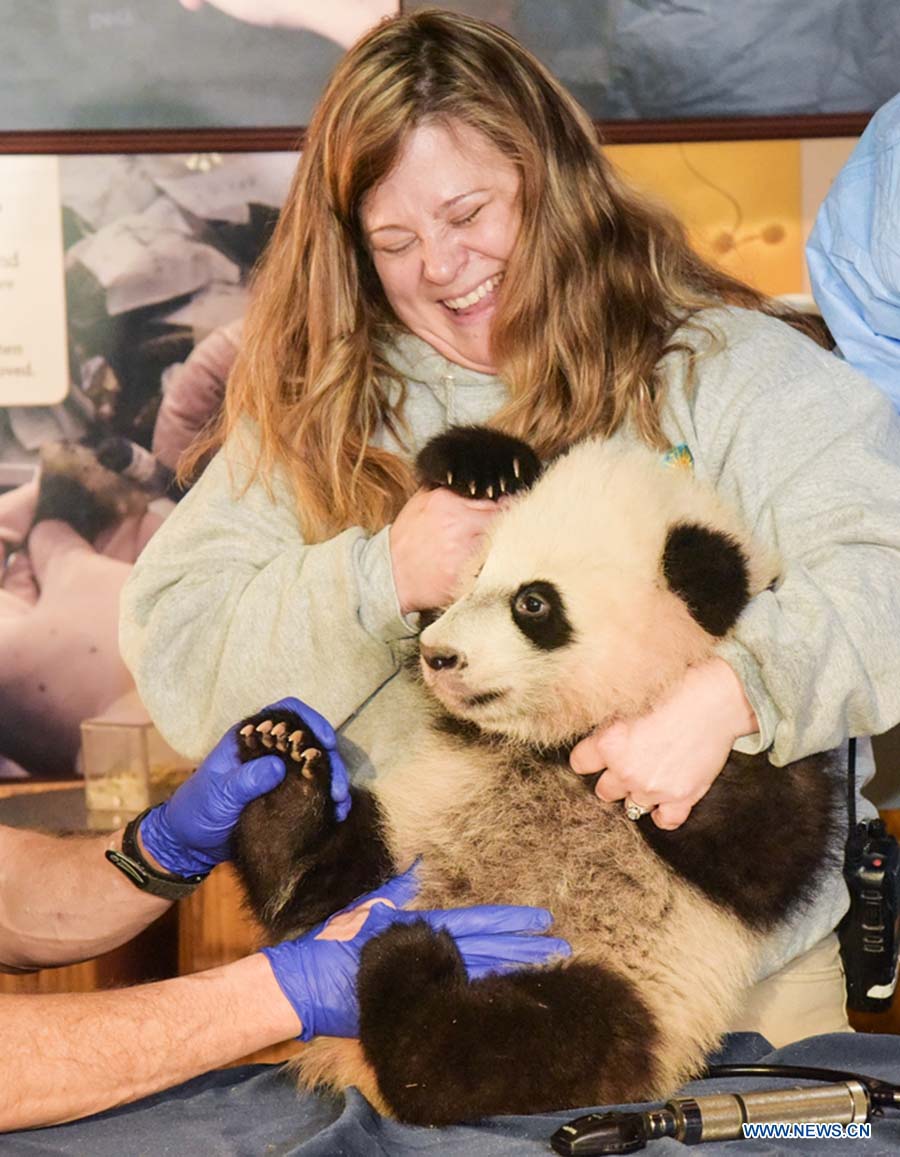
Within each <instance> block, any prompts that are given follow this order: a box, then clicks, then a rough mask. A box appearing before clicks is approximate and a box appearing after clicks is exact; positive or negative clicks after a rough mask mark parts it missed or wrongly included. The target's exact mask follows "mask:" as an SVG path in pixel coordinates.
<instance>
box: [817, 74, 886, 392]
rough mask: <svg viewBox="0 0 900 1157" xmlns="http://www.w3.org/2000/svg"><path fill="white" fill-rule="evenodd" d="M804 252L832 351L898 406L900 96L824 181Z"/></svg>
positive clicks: (878, 116) (876, 118) (884, 110)
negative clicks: (837, 170)
mask: <svg viewBox="0 0 900 1157" xmlns="http://www.w3.org/2000/svg"><path fill="white" fill-rule="evenodd" d="M806 256H807V261H808V263H809V275H810V280H811V281H812V288H813V296H814V297H815V299H816V303H817V304H818V306H819V309H820V310H821V311H822V316H823V317H824V319H825V321H826V322H827V324H828V328H829V329H830V330H831V332H832V334H833V335H834V339H835V341H836V342H837V344H838V348H839V349H840V352H841V353H842V354H843V356H844V357H845V358H846V360H847V361H848V362H850V364H851V365H853V366H855V367H856V369H858V370H861V371H862V372H863V373H864V374H867V375H868V376H869V377H870V378H871V379H872V380H873V381H874V382H875V383H876V385H878V386H880V387H881V388H882V389H883V390H884V392H885V393H886V394H888V395H889V396H890V397H891V398H892V399H893V401H894V404H895V405H896V406H897V408H898V410H900V94H898V95H897V96H895V97H894V98H893V99H892V100H890V101H888V103H887V104H885V105H883V106H882V107H881V108H880V109H879V110H878V112H877V113H876V114H875V115H874V117H873V118H872V120H871V121H870V122H869V124H868V126H867V128H866V131H865V132H864V133H863V135H862V136H861V137H860V140H859V143H858V144H857V146H856V148H855V149H854V151H853V153H852V154H851V156H850V158H849V159H848V161H847V163H846V164H845V165H844V167H843V169H841V171H840V173H839V174H838V176H837V179H836V180H835V182H834V184H833V185H832V186H831V189H830V191H829V193H828V196H827V197H826V198H825V200H824V201H823V202H822V206H821V208H820V209H819V213H818V216H817V217H816V223H815V226H814V228H813V231H812V233H811V234H810V238H809V242H808V243H807V247H806Z"/></svg>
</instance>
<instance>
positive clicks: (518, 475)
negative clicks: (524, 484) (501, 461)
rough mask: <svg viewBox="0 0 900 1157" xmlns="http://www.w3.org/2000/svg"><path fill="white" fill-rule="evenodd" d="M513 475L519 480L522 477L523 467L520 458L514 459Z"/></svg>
mask: <svg viewBox="0 0 900 1157" xmlns="http://www.w3.org/2000/svg"><path fill="white" fill-rule="evenodd" d="M513 474H515V476H516V478H517V479H518V478H521V477H522V467H521V466H520V465H519V459H518V458H513Z"/></svg>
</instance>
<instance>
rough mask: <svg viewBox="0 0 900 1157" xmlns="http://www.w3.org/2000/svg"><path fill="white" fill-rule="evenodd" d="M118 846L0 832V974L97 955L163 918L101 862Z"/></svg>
mask: <svg viewBox="0 0 900 1157" xmlns="http://www.w3.org/2000/svg"><path fill="white" fill-rule="evenodd" d="M121 839H122V833H121V832H115V833H113V834H111V835H105V836H89V837H83V838H81V837H73V838H71V839H60V838H59V837H54V836H47V835H43V834H41V833H39V832H31V831H22V830H17V829H14V828H4V827H0V971H5V970H19V969H29V968H42V967H52V966H55V965H60V964H69V963H72V962H74V961H77V960H85V959H87V958H88V957H91V956H96V955H99V954H100V953H101V952H106V951H108V950H110V949H112V948H115V947H116V946H117V945H119V944H124V943H125V941H127V940H130V939H131V938H132V937H133V936H135V935H136V934H137V933H138V932H140V931H141V930H142V929H143V928H146V926H147V925H148V924H150V923H151V922H152V921H153V920H155V919H156V918H157V917H158V916H160V915H162V913H163V912H165V910H166V909H167V908H168V907H169V902H168V901H167V900H161V899H159V898H158V897H155V896H148V895H146V894H145V893H143V892H140V891H139V890H138V889H137V888H135V887H134V885H133V884H131V883H130V882H129V881H128V880H127V879H126V878H125V877H124V876H123V875H122V873H121V872H119V871H118V870H117V869H116V868H114V867H113V865H112V864H110V863H109V862H108V861H107V859H106V857H105V855H104V853H105V851H106V849H107V848H113V847H115V848H121Z"/></svg>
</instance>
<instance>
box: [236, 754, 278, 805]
mask: <svg viewBox="0 0 900 1157" xmlns="http://www.w3.org/2000/svg"><path fill="white" fill-rule="evenodd" d="M286 771H287V768H286V767H285V764H284V761H283V760H282V759H279V757H278V756H277V755H261V756H260V757H259V759H251V760H250V761H249V762H248V763H242V764H241V766H240V767H239V768H237V769H236V770H235V771H234V772H233V773H232V775H231V776H230V777H229V780H228V794H229V796H230V798H231V802H232V803H233V804H235V806H236V807H237V808H238V810H241V809H243V808H244V807H246V805H247V804H248V803H250V801H251V800H254V799H258V798H259V796H261V795H265V794H266V792H267V791H271V790H272V788H273V787H277V786H278V785H279V784H280V783H281V781H282V780H283V779H284V777H285V773H286Z"/></svg>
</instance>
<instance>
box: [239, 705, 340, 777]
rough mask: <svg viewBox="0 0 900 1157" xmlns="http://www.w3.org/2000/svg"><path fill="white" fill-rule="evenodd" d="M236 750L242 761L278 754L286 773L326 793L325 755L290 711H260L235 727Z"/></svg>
mask: <svg viewBox="0 0 900 1157" xmlns="http://www.w3.org/2000/svg"><path fill="white" fill-rule="evenodd" d="M237 745H238V754H239V756H240V759H241V762H242V763H247V762H248V760H251V759H259V757H260V756H261V755H280V756H281V758H282V760H283V761H284V764H285V767H286V768H287V770H288V775H289V776H290V774H291V772H293V773H294V774H295V775H296V776H299V777H300V778H301V779H304V780H308V781H309V782H310V786H316V787H319V788H320V789H323V790H324V791H325V792H326V793H327V792H328V790H329V785H330V782H331V768H330V766H329V762H328V757H327V756H326V755H325V753H324V752H323V751H322V749H321V748H320V747H319V746H318V740H317V739H316V737H315V735H313V733H312V732H311V731H310V729H309V728H308V727H307V726H306V724H305V723H304V722H303V720H302V719H301V718H300V716H299V715H295V714H294V712H293V711H282V710H278V709H276V710H268V711H261V712H260V713H259V714H258V715H252V716H251V717H250V718H249V719H246V720H245V721H244V722H243V723H242V724H240V725H239V726H238V729H237Z"/></svg>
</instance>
